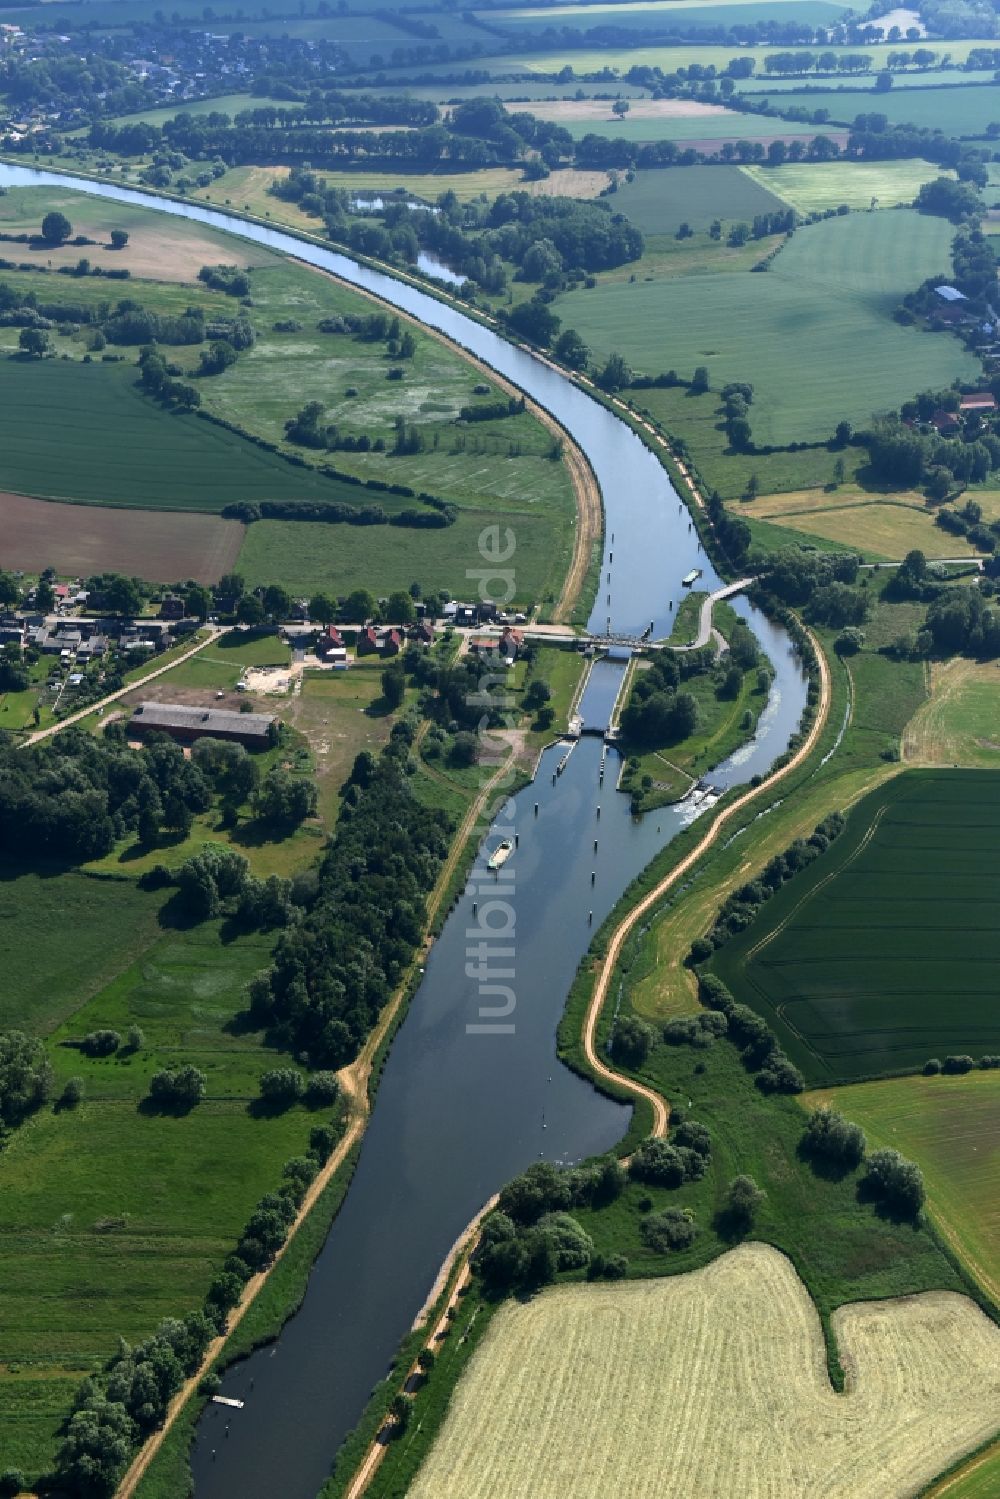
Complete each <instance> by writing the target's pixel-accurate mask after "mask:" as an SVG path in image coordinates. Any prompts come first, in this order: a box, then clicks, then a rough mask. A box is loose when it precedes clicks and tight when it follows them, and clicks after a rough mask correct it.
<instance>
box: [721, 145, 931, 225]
mask: <svg viewBox="0 0 1000 1499" xmlns="http://www.w3.org/2000/svg"><path fill="white" fill-rule="evenodd" d="M742 170H743V171H744V172H745V173H746V174H747V176H748V177H752V178H753V180H754V181H755V182H758V183H760V185H761V187H766V188H767V189H768V191H769V192H772V193H777V195H778V197H779V198H784V200H785V202H786V203H787V204H788V205H789V207H791V208H795V209H797V210H798V212H799V213H821V212H822V211H823V210H824V209H827V208H838V207H839V206H840V204H841V203H846V204H847V206H848V207H849V208H868V207H869V206H870V204H871V201H872V199H873V198H877V199H878V201H879V205H880V207H881V208H893V207H895V206H896V204H897V203H912V202H913V200H914V198H915V197H916V196H917V193H918V192H919V191H920V189H921V187H922V186H923V184H924V183H925V182H930V181H931V180H932V179H933V178H934V177H953V176H954V175H955V174H954V172H952V170H951V168H950V167H948V168H943V167H937V166H935V165H934V163H933V162H930V161H923V160H921V159H919V158H917V159H914V160H908V161H830V162H805V161H803V162H787V163H786V164H785V165H784V166H780V167H743V168H742Z"/></svg>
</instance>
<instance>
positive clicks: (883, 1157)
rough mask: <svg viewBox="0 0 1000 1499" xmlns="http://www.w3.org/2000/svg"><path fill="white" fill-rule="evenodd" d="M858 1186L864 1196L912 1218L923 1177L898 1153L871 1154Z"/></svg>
mask: <svg viewBox="0 0 1000 1499" xmlns="http://www.w3.org/2000/svg"><path fill="white" fill-rule="evenodd" d="M862 1185H863V1188H864V1191H865V1193H866V1194H867V1195H869V1196H871V1197H874V1198H875V1199H876V1200H877V1201H878V1202H880V1203H881V1204H882V1205H883V1206H884V1207H885V1208H888V1209H889V1210H890V1211H893V1212H897V1213H900V1214H901V1215H903V1216H904V1217H907V1218H916V1217H917V1215H918V1214H919V1212H920V1209H921V1208H922V1207H923V1203H924V1195H925V1194H924V1178H923V1175H922V1173H921V1171H920V1167H919V1166H917V1165H915V1164H914V1162H913V1161H908V1160H907V1159H906V1157H905V1156H901V1155H900V1153H899V1151H898V1150H888V1149H887V1150H874V1151H872V1153H871V1155H870V1156H869V1157H868V1173H867V1175H866V1176H865V1179H864V1182H863V1184H862Z"/></svg>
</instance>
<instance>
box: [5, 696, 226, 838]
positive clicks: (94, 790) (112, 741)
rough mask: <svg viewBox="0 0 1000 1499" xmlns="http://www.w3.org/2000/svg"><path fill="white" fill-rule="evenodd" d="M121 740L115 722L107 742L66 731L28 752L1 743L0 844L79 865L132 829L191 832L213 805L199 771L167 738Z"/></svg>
mask: <svg viewBox="0 0 1000 1499" xmlns="http://www.w3.org/2000/svg"><path fill="white" fill-rule="evenodd" d="M116 727H117V728H118V731H117V732H115V730H116ZM124 741H125V729H124V725H121V726H115V725H111V726H110V727H109V730H108V732H107V733H106V734H105V736H104V737H103V738H102V739H95V738H94V737H93V736H92V735H90V734H88V733H86V732H85V731H83V730H77V729H68V730H67V731H66V732H65V733H63V734H60V735H59V737H58V739H55V740H53V741H51V742H50V743H47V744H40V745H35V746H33V747H32V748H30V749H27V750H24V749H14V748H13V747H12V746H10V745H2V744H0V848H3V847H6V848H9V849H11V850H17V851H21V850H23V849H24V848H26V847H27V848H31V849H32V850H33V852H34V853H36V854H38V855H40V856H42V857H46V858H51V859H62V860H66V861H68V862H71V863H81V862H83V861H84V860H87V859H97V858H103V856H104V855H105V854H108V853H110V851H111V849H112V848H113V847H114V845H115V843H116V841H117V840H118V839H119V838H123V837H124V836H125V835H126V834H127V833H130V832H140V830H141V834H143V835H145V837H146V838H152V837H153V836H155V835H156V834H158V833H159V830H160V829H161V828H168V829H170V830H171V831H177V832H181V833H186V832H187V831H188V829H189V828H190V826H191V820H192V817H193V816H194V814H195V813H197V812H205V811H207V810H208V808H209V806H211V802H212V793H211V789H210V787H209V785H208V783H207V781H206V779H205V777H204V776H203V775H202V773H201V771H200V770H199V769H198V767H197V766H196V765H195V764H194V763H193V762H192V761H188V760H186V759H185V757H184V752H183V751H182V750H181V748H180V746H179V745H177V744H175V743H174V742H173V741H172V740H170V739H167V738H166V737H165V736H160V735H157V736H153V737H151V738H150V740H149V741H148V743H147V746H146V748H145V749H144V750H142V751H138V750H130V749H129V748H128V746H127V744H126V743H125V742H124Z"/></svg>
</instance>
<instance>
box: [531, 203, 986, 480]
mask: <svg viewBox="0 0 1000 1499" xmlns="http://www.w3.org/2000/svg"><path fill="white" fill-rule="evenodd" d="M951 237H952V232H951V229H950V227H949V225H948V224H947V222H946V221H945V220H944V219H935V218H930V217H927V216H924V215H919V214H916V213H911V212H907V211H906V210H902V209H900V210H894V211H893V212H892V213H890V214H852V215H848V216H846V217H843V218H836V219H831V220H827V221H824V222H822V223H819V224H810V225H806V226H804V227H802V228H800V229H799V230H797V232H796V233H795V235H794V237H793V238H792V239H791V240H790V241H789V242H788V243H787V244H786V245H785V247H784V248H783V249H782V250H781V252H780V254H779V255H778V256H777V257H776V258H775V259H774V260H773V261H772V262H771V265H770V269H769V271H768V273H767V274H766V275H757V276H747V275H746V274H725V273H717V274H711V275H705V276H686V277H683V278H677V279H670V280H659V281H652V282H647V281H640V280H637V281H636V282H634V283H631V282H617V283H612V284H599V285H598V286H597V287H596V288H594V289H591V290H580V291H573V292H570V293H568V294H566V295H565V296H562V297H559V298H558V299H557V301H556V309H557V311H558V312H559V314H560V316H561V317H562V318H563V322H564V324H565V325H568V326H570V327H573V328H576V329H577V331H578V332H579V333H580V334H581V336H582V337H583V338H584V340H585V341H586V342H587V343H588V344H589V345H590V346H591V347H592V348H593V349H595V350H596V351H597V352H598V354H599V355H607V354H610V353H611V352H615V351H617V352H618V353H621V354H622V355H624V357H625V359H626V360H627V361H628V362H629V363H630V364H631V366H632V367H633V368H634V369H637V370H641V371H644V372H647V373H652V374H655V373H658V372H659V371H661V370H663V369H666V368H669V367H673V368H675V369H676V370H677V371H678V372H679V373H680V374H681V375H682V376H683V377H684V378H688V379H689V378H690V377H691V375H692V373H693V371H694V369H695V368H696V367H697V366H699V365H704V366H705V367H706V368H707V369H708V371H709V377H710V380H711V382H712V385H713V386H715V387H716V388H718V387H720V386H721V385H723V384H725V383H726V382H727V381H731V380H749V381H750V382H751V383H752V384H753V387H754V402H753V405H752V407H751V410H750V423H751V427H752V430H753V436H754V439H755V441H756V442H757V443H758V444H787V443H791V442H796V441H809V440H816V439H818V438H826V437H829V436H830V435H831V434H832V432H833V429H834V427H835V426H836V424H837V422H839V421H840V420H842V419H845V418H846V419H847V420H848V421H852V422H854V423H857V424H860V423H864V422H866V421H868V420H870V418H871V413H872V411H873V410H876V409H878V410H884V409H886V408H887V407H892V406H894V405H896V404H897V403H898V402H900V401H902V400H905V399H906V397H907V396H909V395H912V394H913V392H914V391H915V390H918V389H921V388H923V387H925V386H940V385H942V384H945V383H948V382H950V381H951V380H953V379H957V378H967V379H972V378H974V377H975V376H976V375H977V374H978V372H979V365H978V361H977V360H976V359H974V357H973V356H972V355H971V354H969V353H968V352H967V351H966V350H964V349H963V348H962V347H961V346H960V345H959V343H958V342H957V340H951V339H948V340H944V339H940V338H931V337H929V336H927V335H926V334H924V333H922V332H921V331H920V330H917V329H913V328H903V327H901V326H900V325H899V324H897V323H895V322H894V321H893V320H892V317H891V312H892V309H893V308H894V307H895V306H896V305H897V303H898V302H899V300H900V299H901V297H902V296H903V294H904V293H905V292H907V291H909V290H911V289H912V288H914V287H915V286H918V285H919V284H920V282H921V281H922V280H924V279H925V277H927V276H929V275H933V274H934V273H935V272H936V271H938V270H939V269H940V267H941V266H943V265H947V264H948V256H949V247H950V241H951ZM642 394H643V395H645V394H647V393H646V392H643V393H642ZM642 404H646V403H645V402H642ZM681 435H684V434H683V432H682V433H681ZM796 487H798V486H796Z"/></svg>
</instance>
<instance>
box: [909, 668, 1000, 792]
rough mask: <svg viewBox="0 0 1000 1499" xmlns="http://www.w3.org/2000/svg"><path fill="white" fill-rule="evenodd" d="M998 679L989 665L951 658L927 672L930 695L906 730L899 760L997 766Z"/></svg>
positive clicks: (999, 764)
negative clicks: (901, 756) (928, 674)
mask: <svg viewBox="0 0 1000 1499" xmlns="http://www.w3.org/2000/svg"><path fill="white" fill-rule="evenodd" d="M998 723H1000V679H998V673H997V668H996V664H995V663H994V662H992V661H968V660H965V659H964V658H963V657H961V656H955V657H953V658H952V659H951V660H950V661H935V662H933V663H932V664H931V667H930V696H929V697H928V699H927V702H926V703H925V704H924V706H923V707H922V708H921V709H920V711H919V712H918V713H917V714H916V715H915V716H914V718H913V720H912V721H911V723H910V724H908V726H907V730H906V734H905V736H904V738H903V758H904V759H905V760H907V761H909V762H910V763H912V764H915V765H967V766H974V767H979V768H981V769H984V770H990V769H996V768H997V767H1000V742H998V739H997V724H998Z"/></svg>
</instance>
